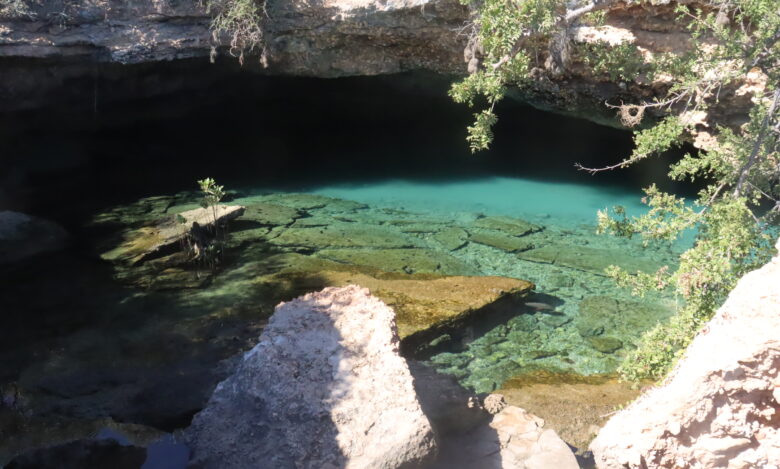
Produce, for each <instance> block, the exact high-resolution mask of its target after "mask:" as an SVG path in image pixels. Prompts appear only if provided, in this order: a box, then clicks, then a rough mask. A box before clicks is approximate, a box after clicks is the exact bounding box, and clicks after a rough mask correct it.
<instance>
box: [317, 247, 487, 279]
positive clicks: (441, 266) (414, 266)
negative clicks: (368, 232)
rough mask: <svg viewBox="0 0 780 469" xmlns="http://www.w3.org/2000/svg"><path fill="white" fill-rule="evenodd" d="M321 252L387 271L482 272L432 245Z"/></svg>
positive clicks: (331, 256)
mask: <svg viewBox="0 0 780 469" xmlns="http://www.w3.org/2000/svg"><path fill="white" fill-rule="evenodd" d="M317 255H318V256H321V257H324V258H326V259H330V260H334V261H336V262H342V263H346V264H353V265H360V266H367V267H374V268H376V269H380V270H384V271H386V272H405V273H408V274H413V273H432V274H441V275H478V274H479V272H478V271H477V270H476V269H474V268H473V267H471V266H469V265H468V264H466V263H465V262H463V261H461V260H459V259H456V258H454V257H452V256H450V255H449V254H445V253H443V252H439V251H433V250H430V249H324V250H322V251H319V252H318V253H317Z"/></svg>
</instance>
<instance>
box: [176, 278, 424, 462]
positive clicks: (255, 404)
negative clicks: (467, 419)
mask: <svg viewBox="0 0 780 469" xmlns="http://www.w3.org/2000/svg"><path fill="white" fill-rule="evenodd" d="M398 342H399V339H398V336H397V334H396V332H395V327H394V313H393V311H392V309H390V308H389V307H387V306H386V305H384V304H383V303H382V302H381V301H379V300H378V299H376V298H374V297H372V296H371V295H369V294H368V290H366V289H363V288H360V287H357V286H350V287H344V288H326V289H325V290H323V291H320V292H317V293H311V294H308V295H306V296H303V297H300V298H297V299H295V300H293V301H290V302H288V303H282V304H280V305H279V306H278V307H277V309H276V312H275V314H274V315H273V316H272V318H271V321H270V322H269V324H268V326H267V327H266V328H265V330H264V331H263V334H262V335H261V337H260V343H259V344H258V345H257V346H255V347H254V348H253V349H252V350H251V351H249V352H247V353H246V354H245V355H244V357H243V359H242V360H241V362H240V364H239V365H238V368H237V370H236V372H235V373H234V374H233V375H232V376H230V377H229V378H228V379H227V380H225V381H223V382H222V383H220V384H219V385H218V386H217V388H216V389H215V391H214V394H213V395H212V396H211V399H210V400H209V403H208V405H207V406H206V408H205V409H204V410H203V411H201V412H200V413H199V414H197V415H196V416H195V418H194V419H193V423H192V426H191V427H189V428H188V429H187V430H186V431H185V432H184V435H183V437H184V439H185V441H186V442H187V443H188V444H189V446H190V447H191V449H192V450H193V456H192V460H191V463H192V464H194V465H197V466H198V467H204V468H211V467H214V468H243V467H273V468H279V469H285V468H295V467H317V468H322V467H354V468H387V469H390V468H400V467H416V466H417V465H421V464H422V463H424V462H425V461H428V460H430V459H431V458H433V457H434V456H435V453H436V442H435V439H434V434H433V430H432V428H431V425H430V423H429V421H428V419H427V418H426V416H425V414H423V411H422V409H421V407H420V403H419V402H418V400H417V397H416V394H415V389H414V385H413V379H412V375H411V374H410V372H409V368H408V367H407V365H406V362H405V361H404V359H403V358H401V356H400V355H399V354H398Z"/></svg>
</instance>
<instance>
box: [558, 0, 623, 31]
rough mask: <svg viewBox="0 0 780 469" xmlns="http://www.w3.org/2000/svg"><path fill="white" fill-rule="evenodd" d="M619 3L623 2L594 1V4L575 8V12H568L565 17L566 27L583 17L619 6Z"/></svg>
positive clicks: (609, 0)
mask: <svg viewBox="0 0 780 469" xmlns="http://www.w3.org/2000/svg"><path fill="white" fill-rule="evenodd" d="M619 1H621V0H593V1H592V2H590V3H588V4H586V5H584V6H581V7H579V8H575V9H574V10H568V11H567V12H566V15H564V17H563V22H564V26H569V25H570V24H572V23H573V22H574V21H575V20H577V19H579V18H580V17H581V16H583V15H586V14H588V13H592V12H594V11H600V10H605V9H607V8H609V7H611V6H612V5H615V4H617V3H618V2H619Z"/></svg>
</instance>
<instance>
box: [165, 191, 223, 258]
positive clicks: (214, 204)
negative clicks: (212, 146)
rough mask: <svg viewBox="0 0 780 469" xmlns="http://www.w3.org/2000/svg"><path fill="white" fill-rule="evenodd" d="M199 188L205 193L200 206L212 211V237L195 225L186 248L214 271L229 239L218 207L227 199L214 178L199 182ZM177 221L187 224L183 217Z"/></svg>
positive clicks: (193, 256) (179, 217) (178, 217)
mask: <svg viewBox="0 0 780 469" xmlns="http://www.w3.org/2000/svg"><path fill="white" fill-rule="evenodd" d="M198 186H199V187H200V190H201V192H203V198H202V199H201V201H200V206H201V207H202V208H204V209H206V210H210V211H211V214H212V217H213V220H214V221H213V224H212V230H211V233H210V236H207V234H206V230H205V228H203V227H200V226H196V225H195V224H193V226H192V228H191V229H190V233H189V236H188V237H187V245H186V248H187V250H188V252H189V253H190V254H191V256H192V258H193V259H194V260H195V261H197V262H199V263H202V264H205V265H206V266H208V267H210V268H211V269H212V270H213V269H216V267H217V265H218V264H219V262H220V260H221V259H222V253H223V251H224V245H225V242H226V239H227V228H226V227H224V226H222V227H221V226H220V225H219V223H218V221H219V217H218V207H219V202H220V201H221V200H222V199H223V198H224V197H225V188H224V186H220V185H218V184H217V183H216V181H214V179H212V178H205V179H201V180H200V181H198ZM177 221H178V222H179V223H184V222H186V220H185V219H184V218H183V217H182V216H181V215H179V216H177Z"/></svg>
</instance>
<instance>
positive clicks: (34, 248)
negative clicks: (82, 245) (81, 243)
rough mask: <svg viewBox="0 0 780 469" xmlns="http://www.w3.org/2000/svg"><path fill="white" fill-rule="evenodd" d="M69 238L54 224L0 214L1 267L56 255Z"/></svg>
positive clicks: (18, 214) (19, 215) (17, 214)
mask: <svg viewBox="0 0 780 469" xmlns="http://www.w3.org/2000/svg"><path fill="white" fill-rule="evenodd" d="M67 236H68V234H67V233H66V232H65V229H64V228H62V227H61V226H59V225H57V224H56V223H54V222H51V221H48V220H43V219H41V218H37V217H33V216H30V215H26V214H24V213H19V212H12V211H9V210H5V211H2V212H0V265H3V264H11V263H14V262H18V261H21V260H24V259H26V258H28V257H31V256H35V255H37V254H41V253H45V252H51V251H56V250H58V249H60V248H62V247H63V246H64V245H65V240H66V238H67Z"/></svg>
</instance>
